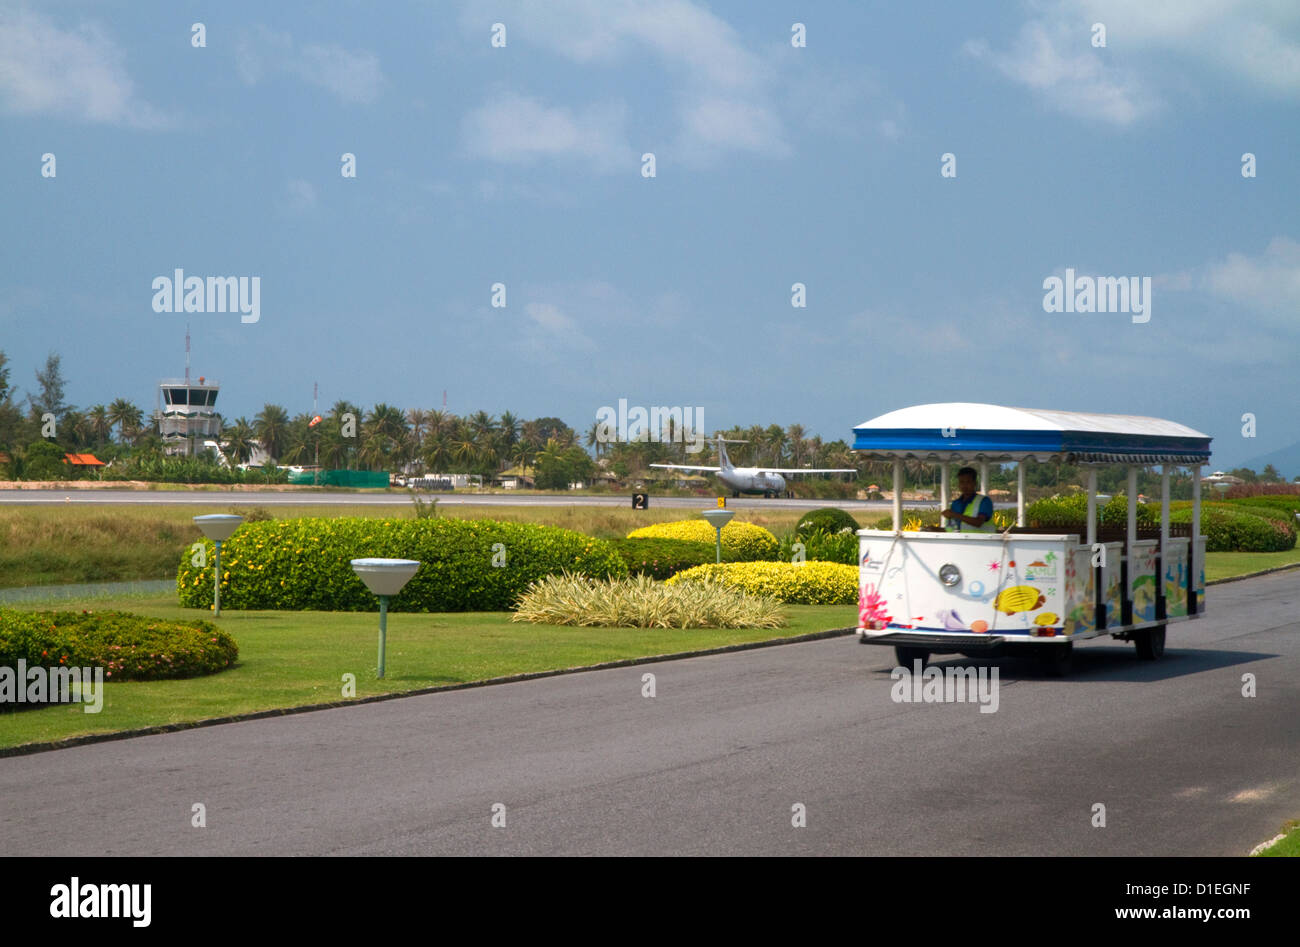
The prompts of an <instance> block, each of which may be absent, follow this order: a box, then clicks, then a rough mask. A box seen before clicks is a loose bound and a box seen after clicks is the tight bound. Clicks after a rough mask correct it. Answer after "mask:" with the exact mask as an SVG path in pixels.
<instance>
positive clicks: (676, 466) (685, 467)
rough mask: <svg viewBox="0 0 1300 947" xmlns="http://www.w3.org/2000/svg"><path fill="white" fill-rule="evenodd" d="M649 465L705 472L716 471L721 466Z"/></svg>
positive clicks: (665, 468)
mask: <svg viewBox="0 0 1300 947" xmlns="http://www.w3.org/2000/svg"><path fill="white" fill-rule="evenodd" d="M650 466H651V467H660V468H662V469H664V470H703V471H705V472H706V473H717V472H718V471H719V470H721V469H722V468H721V467H688V466H687V465H685V464H651V465H650Z"/></svg>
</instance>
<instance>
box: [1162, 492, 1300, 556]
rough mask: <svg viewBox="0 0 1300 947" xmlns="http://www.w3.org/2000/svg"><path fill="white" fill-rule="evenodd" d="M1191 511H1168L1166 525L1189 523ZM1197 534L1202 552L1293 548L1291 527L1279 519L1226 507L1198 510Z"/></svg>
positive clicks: (1208, 506)
mask: <svg viewBox="0 0 1300 947" xmlns="http://www.w3.org/2000/svg"><path fill="white" fill-rule="evenodd" d="M1191 521H1192V511H1191V510H1190V509H1178V510H1170V511H1169V522H1171V523H1190V522H1191ZM1201 535H1203V536H1204V537H1205V550H1206V552H1281V551H1283V550H1286V549H1294V548H1295V540H1296V536H1295V528H1294V527H1293V526H1292V525H1291V524H1290V523H1288V522H1287V521H1286V520H1282V519H1270V518H1267V517H1263V516H1257V515H1255V514H1253V513H1247V512H1245V511H1243V510H1234V509H1232V508H1231V507H1230V506H1229V505H1228V504H1220V503H1215V504H1210V505H1204V506H1202V507H1201Z"/></svg>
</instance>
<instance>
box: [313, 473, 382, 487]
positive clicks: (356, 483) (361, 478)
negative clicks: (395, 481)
mask: <svg viewBox="0 0 1300 947" xmlns="http://www.w3.org/2000/svg"><path fill="white" fill-rule="evenodd" d="M289 482H290V483H315V484H319V485H320V486H323V487H386V486H388V474H387V473H386V472H384V471H382V470H321V471H318V472H313V471H309V470H304V471H303V472H302V473H291V474H289Z"/></svg>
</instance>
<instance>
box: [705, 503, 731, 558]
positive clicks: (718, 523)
mask: <svg viewBox="0 0 1300 947" xmlns="http://www.w3.org/2000/svg"><path fill="white" fill-rule="evenodd" d="M701 515H702V516H703V517H704V518H705V519H706V520H708V521H709V523H710V524H711V525H712V526H713V528H714V530H716V532H717V534H718V562H722V527H724V526H726V525H727V524H728V523H730V522H731V518H732V517H733V516H735V515H736V514H735V513H733V512H732V511H731V510H724V509H717V510H705V511H704V512H703V513H702V514H701Z"/></svg>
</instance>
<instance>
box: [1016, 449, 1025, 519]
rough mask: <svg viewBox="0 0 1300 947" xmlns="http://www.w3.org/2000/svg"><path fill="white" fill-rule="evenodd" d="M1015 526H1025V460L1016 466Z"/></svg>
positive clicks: (1021, 460) (1022, 459)
mask: <svg viewBox="0 0 1300 947" xmlns="http://www.w3.org/2000/svg"><path fill="white" fill-rule="evenodd" d="M1016 525H1017V526H1024V525H1025V460H1024V458H1023V457H1022V458H1021V459H1020V462H1019V463H1018V464H1016Z"/></svg>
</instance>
